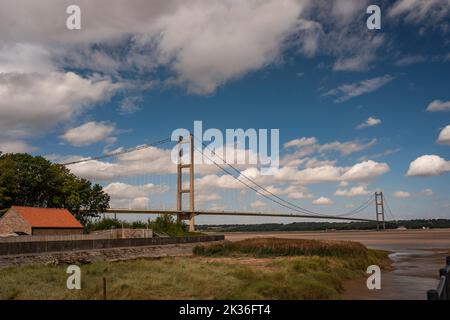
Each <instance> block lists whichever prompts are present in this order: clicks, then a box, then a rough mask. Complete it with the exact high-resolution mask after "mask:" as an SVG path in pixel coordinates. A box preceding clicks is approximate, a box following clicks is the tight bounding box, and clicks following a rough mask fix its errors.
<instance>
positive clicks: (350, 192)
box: [334, 186, 371, 198]
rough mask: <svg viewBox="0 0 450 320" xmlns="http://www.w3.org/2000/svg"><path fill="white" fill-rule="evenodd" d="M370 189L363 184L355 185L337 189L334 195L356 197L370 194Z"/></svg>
mask: <svg viewBox="0 0 450 320" xmlns="http://www.w3.org/2000/svg"><path fill="white" fill-rule="evenodd" d="M370 193H371V191H369V190H367V189H366V187H365V186H356V187H353V188H350V189H338V190H336V192H335V193H334V195H336V196H341V197H349V198H350V197H356V196H365V195H368V194H370Z"/></svg>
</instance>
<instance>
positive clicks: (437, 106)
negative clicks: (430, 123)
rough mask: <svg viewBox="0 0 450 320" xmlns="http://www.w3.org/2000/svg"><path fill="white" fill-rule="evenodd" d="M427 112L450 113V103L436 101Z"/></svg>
mask: <svg viewBox="0 0 450 320" xmlns="http://www.w3.org/2000/svg"><path fill="white" fill-rule="evenodd" d="M427 111H429V112H436V111H450V101H441V100H434V101H432V102H431V103H430V104H429V105H428V107H427Z"/></svg>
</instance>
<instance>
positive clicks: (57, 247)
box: [0, 235, 225, 256]
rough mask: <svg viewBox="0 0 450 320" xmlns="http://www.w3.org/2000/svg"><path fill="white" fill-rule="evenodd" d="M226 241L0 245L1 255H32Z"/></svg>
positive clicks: (218, 237) (213, 238)
mask: <svg viewBox="0 0 450 320" xmlns="http://www.w3.org/2000/svg"><path fill="white" fill-rule="evenodd" d="M221 240H225V237H224V236H223V235H211V236H195V237H172V238H134V239H133V238H130V239H95V240H69V241H33V242H11V243H0V256H1V255H17V254H30V253H47V252H60V251H75V250H98V249H108V248H126V247H142V246H152V245H164V244H177V243H195V242H209V241H221Z"/></svg>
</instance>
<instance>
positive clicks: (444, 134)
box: [437, 125, 450, 145]
mask: <svg viewBox="0 0 450 320" xmlns="http://www.w3.org/2000/svg"><path fill="white" fill-rule="evenodd" d="M437 143H439V144H447V145H450V125H448V126H446V127H445V128H444V129H442V131H441V133H440V134H439V137H438V139H437Z"/></svg>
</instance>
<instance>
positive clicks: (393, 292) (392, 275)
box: [225, 229, 450, 300]
mask: <svg viewBox="0 0 450 320" xmlns="http://www.w3.org/2000/svg"><path fill="white" fill-rule="evenodd" d="M225 235H226V239H227V240H231V241H238V240H242V239H246V238H253V237H277V238H297V239H300V238H301V239H318V240H351V241H358V242H361V243H362V244H364V245H365V246H367V247H368V248H372V249H381V250H387V251H389V252H391V254H390V255H389V258H390V259H391V261H392V267H393V268H392V270H388V271H383V272H382V275H381V290H368V289H367V286H366V278H360V279H356V280H352V281H349V282H347V283H346V284H345V292H344V294H343V297H344V299H395V300H398V299H402V300H403V299H413V300H416V299H417V300H422V299H425V298H426V292H427V290H429V289H434V288H436V286H437V283H438V274H439V269H440V268H443V267H444V266H445V258H446V256H450V229H436V230H389V231H334V232H245V233H244V232H242V233H241V232H239V233H226V234H225Z"/></svg>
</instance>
